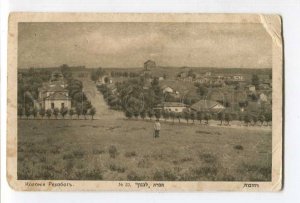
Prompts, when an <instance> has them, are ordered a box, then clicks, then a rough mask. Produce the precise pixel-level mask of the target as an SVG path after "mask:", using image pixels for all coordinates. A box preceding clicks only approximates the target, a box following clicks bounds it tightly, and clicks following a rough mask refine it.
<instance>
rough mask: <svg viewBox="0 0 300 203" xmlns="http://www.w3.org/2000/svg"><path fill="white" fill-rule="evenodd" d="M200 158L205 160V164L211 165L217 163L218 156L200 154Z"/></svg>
mask: <svg viewBox="0 0 300 203" xmlns="http://www.w3.org/2000/svg"><path fill="white" fill-rule="evenodd" d="M199 158H200V159H201V160H203V161H204V162H205V163H209V164H212V163H216V161H217V158H216V156H214V155H212V154H208V153H205V154H200V155H199Z"/></svg>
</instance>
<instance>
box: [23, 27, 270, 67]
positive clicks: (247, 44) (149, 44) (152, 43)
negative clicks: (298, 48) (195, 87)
mask: <svg viewBox="0 0 300 203" xmlns="http://www.w3.org/2000/svg"><path fill="white" fill-rule="evenodd" d="M18 30H19V33H18V67H19V68H30V67H57V66H60V65H62V64H68V65H69V66H81V65H83V66H86V67H88V68H89V67H92V68H95V67H103V68H108V67H118V68H123V67H124V68H130V67H142V66H143V63H144V62H145V61H147V60H148V59H151V60H154V61H155V62H156V64H157V65H159V66H171V67H182V66H188V67H219V68H227V67H229V68H271V66H272V40H271V37H270V36H269V34H268V33H267V31H266V30H265V29H264V27H263V26H262V24H254V23H249V24H237V23H235V24H234V23H139V22H138V23H134V22H129V23H124V22H123V23H122V22H120V23H118V22H115V23H109V22H107V23H105V22H104V23H19V26H18Z"/></svg>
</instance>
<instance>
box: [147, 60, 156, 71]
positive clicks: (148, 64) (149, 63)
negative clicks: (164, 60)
mask: <svg viewBox="0 0 300 203" xmlns="http://www.w3.org/2000/svg"><path fill="white" fill-rule="evenodd" d="M152 68H156V63H155V61H152V60H148V61H146V62H145V63H144V69H145V70H146V71H147V70H151V69H152Z"/></svg>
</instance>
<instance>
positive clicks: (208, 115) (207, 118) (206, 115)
mask: <svg viewBox="0 0 300 203" xmlns="http://www.w3.org/2000/svg"><path fill="white" fill-rule="evenodd" d="M210 119H211V115H210V113H206V114H205V116H204V120H206V124H208V121H209V120H210Z"/></svg>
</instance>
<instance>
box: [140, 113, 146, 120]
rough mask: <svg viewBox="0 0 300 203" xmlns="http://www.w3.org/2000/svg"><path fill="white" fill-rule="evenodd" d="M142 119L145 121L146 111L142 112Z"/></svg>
mask: <svg viewBox="0 0 300 203" xmlns="http://www.w3.org/2000/svg"><path fill="white" fill-rule="evenodd" d="M140 117H141V118H142V119H143V120H144V119H145V117H146V112H145V111H141V112H140Z"/></svg>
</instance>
